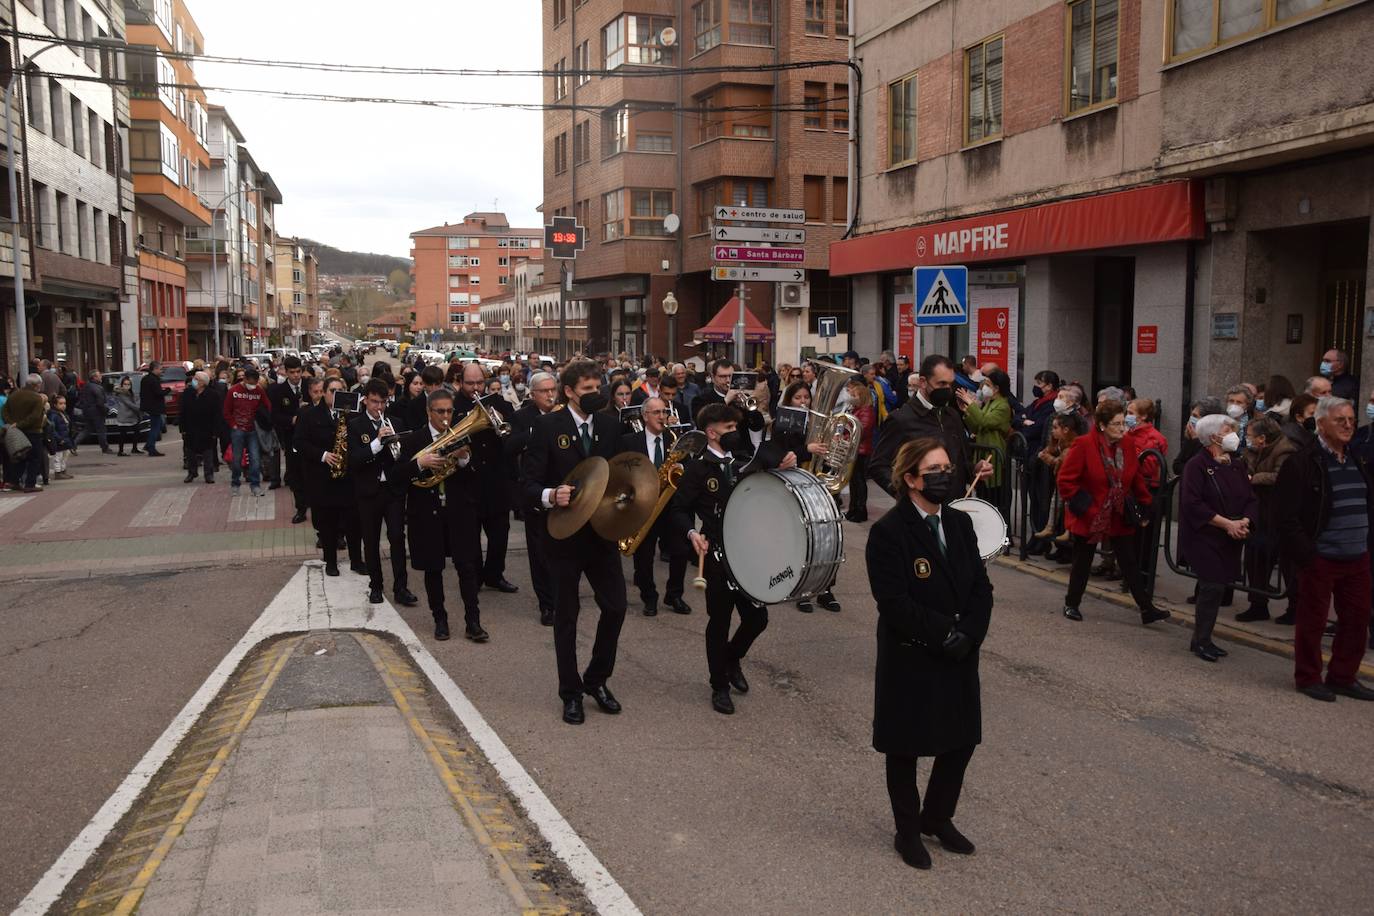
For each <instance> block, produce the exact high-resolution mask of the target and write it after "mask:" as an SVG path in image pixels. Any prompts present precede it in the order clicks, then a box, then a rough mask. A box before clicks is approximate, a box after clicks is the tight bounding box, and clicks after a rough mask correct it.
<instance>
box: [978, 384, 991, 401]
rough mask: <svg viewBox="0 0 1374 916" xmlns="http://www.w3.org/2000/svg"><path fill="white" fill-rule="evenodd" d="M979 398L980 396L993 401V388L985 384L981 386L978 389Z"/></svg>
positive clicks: (983, 399)
mask: <svg viewBox="0 0 1374 916" xmlns="http://www.w3.org/2000/svg"><path fill="white" fill-rule="evenodd" d="M978 398H979V400H982V401H991V400H992V389H991V388H989V387H988V386H987V385H984V386H983V387H982V388H979V389H978Z"/></svg>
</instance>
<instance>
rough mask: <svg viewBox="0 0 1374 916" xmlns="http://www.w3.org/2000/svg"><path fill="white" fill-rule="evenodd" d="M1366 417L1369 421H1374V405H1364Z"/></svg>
mask: <svg viewBox="0 0 1374 916" xmlns="http://www.w3.org/2000/svg"><path fill="white" fill-rule="evenodd" d="M1364 415H1365V417H1366V418H1367V419H1370V420H1374V404H1366V405H1364Z"/></svg>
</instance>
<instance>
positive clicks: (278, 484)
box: [267, 482, 281, 490]
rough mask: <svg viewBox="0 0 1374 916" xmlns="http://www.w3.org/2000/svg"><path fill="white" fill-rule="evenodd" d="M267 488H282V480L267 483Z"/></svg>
mask: <svg viewBox="0 0 1374 916" xmlns="http://www.w3.org/2000/svg"><path fill="white" fill-rule="evenodd" d="M267 489H269V490H280V489H281V483H280V482H276V483H271V484H268V485H267Z"/></svg>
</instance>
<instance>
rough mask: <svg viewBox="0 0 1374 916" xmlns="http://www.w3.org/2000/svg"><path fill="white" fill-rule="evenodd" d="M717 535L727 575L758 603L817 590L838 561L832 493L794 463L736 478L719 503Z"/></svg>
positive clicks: (840, 534)
mask: <svg viewBox="0 0 1374 916" xmlns="http://www.w3.org/2000/svg"><path fill="white" fill-rule="evenodd" d="M722 540H723V541H724V543H723V544H722V548H723V553H724V556H725V564H726V567H727V568H728V569H729V571H730V575H731V576H732V578H733V579H734V581H735V583H736V584H737V585H738V586H739V590H740V591H742V592H744V594H745V595H747V596H748V597H750V598H751V599H753V600H754V601H756V602H758V603H759V604H781V603H783V602H785V601H800V600H802V599H804V598H811V597H814V596H816V595H819V594H820V593H821V592H823V591H825V590H826V588H828V587H829V585H830V583H831V580H832V579H833V578H834V577H835V574H836V572H838V571H839V568H840V564H841V563H843V562H844V527H843V524H842V522H841V519H840V510H839V509H838V508H837V507H836V506H835V497H834V496H832V495H831V493H830V491H829V490H828V489H826V487H825V484H823V483H821V482H820V481H819V480H817V479H816V477H815V475H813V474H810V473H808V472H806V471H803V470H800V469H798V468H790V469H788V470H785V471H780V470H773V471H759V472H756V473H754V474H750V475H749V476H748V477H746V478H744V479H743V480H741V481H740V482H739V483H738V484H737V485H736V486H735V489H734V491H733V492H731V494H730V501H729V502H727V503H726V504H725V518H724V523H723V531H722ZM732 560H733V562H731V561H732Z"/></svg>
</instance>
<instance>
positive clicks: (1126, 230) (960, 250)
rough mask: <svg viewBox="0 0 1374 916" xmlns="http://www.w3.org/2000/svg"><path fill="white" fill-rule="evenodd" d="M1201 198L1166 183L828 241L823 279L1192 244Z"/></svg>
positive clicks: (1200, 230)
mask: <svg viewBox="0 0 1374 916" xmlns="http://www.w3.org/2000/svg"><path fill="white" fill-rule="evenodd" d="M1202 198H1203V192H1202V185H1201V184H1200V183H1199V182H1196V181H1172V182H1169V183H1167V184H1157V185H1149V186H1147V187H1143V188H1131V189H1130V190H1127V191H1113V192H1111V193H1107V194H1095V195H1093V196H1092V197H1080V198H1076V199H1074V200H1063V201H1057V202H1055V203H1052V204H1041V205H1040V206H1036V207H1023V208H1021V209H1019V210H1001V211H998V212H995V213H987V214H984V215H982V216H972V217H968V218H966V219H955V220H949V221H947V222H943V223H930V224H928V225H925V226H914V227H912V228H910V229H895V230H893V231H891V232H879V233H875V234H873V235H866V236H861V237H859V238H854V239H845V240H843V241H839V242H832V243H831V245H830V274H831V276H837V277H843V276H852V275H854V274H867V273H883V272H886V271H894V270H910V269H911V268H913V267H916V266H918V265H923V264H968V263H973V262H978V261H1006V260H1013V259H1016V258H1024V257H1029V256H1031V255H1039V254H1053V253H1056V252H1065V251H1091V250H1093V249H1097V248H1120V247H1123V246H1126V245H1149V244H1154V243H1158V242H1174V241H1180V240H1183V239H1200V238H1202V237H1203V236H1204V234H1205V231H1206V222H1205V220H1204V219H1203V212H1202V204H1203V200H1202Z"/></svg>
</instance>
